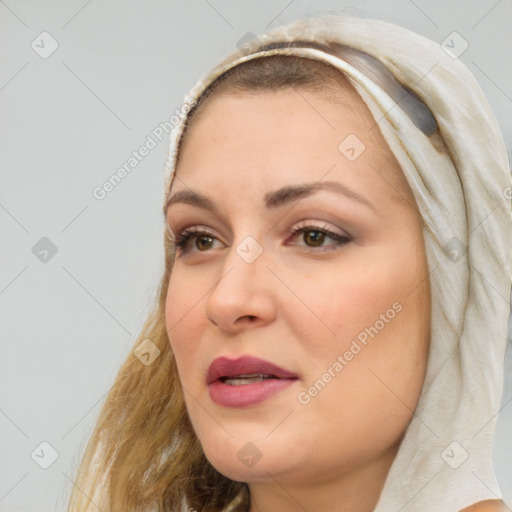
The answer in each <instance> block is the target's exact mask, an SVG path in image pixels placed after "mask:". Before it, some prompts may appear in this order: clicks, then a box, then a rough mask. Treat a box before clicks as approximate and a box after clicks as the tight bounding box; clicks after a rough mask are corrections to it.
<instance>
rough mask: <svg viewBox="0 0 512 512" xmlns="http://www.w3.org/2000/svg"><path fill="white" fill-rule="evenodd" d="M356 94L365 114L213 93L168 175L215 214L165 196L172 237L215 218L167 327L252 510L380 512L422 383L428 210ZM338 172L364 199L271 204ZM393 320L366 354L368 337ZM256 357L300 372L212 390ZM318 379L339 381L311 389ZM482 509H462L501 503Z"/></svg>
mask: <svg viewBox="0 0 512 512" xmlns="http://www.w3.org/2000/svg"><path fill="white" fill-rule="evenodd" d="M347 95H348V98H349V100H350V102H351V104H352V105H358V106H359V108H358V109H357V110H356V109H354V108H347V107H344V106H343V105H340V104H339V103H333V102H332V101H330V100H329V98H326V97H324V96H322V95H319V94H318V93H312V92H308V91H302V92H301V95H298V94H297V93H296V92H295V91H293V90H291V89H289V90H288V89H286V90H282V91H278V92H265V93H258V94H238V95H234V96H227V95H223V94H221V95H219V96H217V97H215V98H213V99H212V100H211V102H210V103H209V104H208V105H207V106H206V108H205V111H204V112H203V114H202V115H201V116H200V117H199V118H198V119H196V120H195V121H194V123H193V124H192V126H191V127H190V131H189V133H188V134H187V137H186V139H185V143H184V145H183V147H182V152H181V156H180V161H179V164H178V168H177V173H176V178H175V180H174V182H173V189H172V191H171V194H175V193H176V192H179V191H184V190H188V191H190V190H193V191H196V192H198V193H200V194H202V195H204V196H207V197H208V198H209V199H210V200H211V201H212V202H213V203H214V205H215V207H216V209H217V211H216V212H213V211H212V210H211V209H209V208H206V207H202V206H201V207H200V206H198V205H197V204H195V205H193V204H188V203H186V202H176V203H174V204H172V205H171V206H170V207H169V209H168V212H167V220H168V224H169V226H170V229H171V230H172V232H173V233H174V235H175V236H179V235H180V233H183V231H184V230H185V229H186V228H190V227H196V228H197V229H198V230H200V231H202V233H199V234H198V233H194V236H193V237H192V238H191V239H189V240H188V242H187V243H186V245H184V246H183V247H182V248H178V251H177V257H176V261H175V264H174V268H173V272H172V274H171V279H170V282H169V289H168V295H167V297H168V299H167V307H166V322H167V325H168V331H169V338H170V342H171V346H172V349H173V352H174V354H175V357H176V362H177V366H178V370H179V372H180V379H181V382H182V385H183V388H184V389H185V391H186V392H185V401H186V405H187V409H188V412H189V416H190V418H191V421H192V424H193V427H194V430H195V431H196V433H197V435H198V438H199V440H200V442H201V444H202V447H203V450H204V452H205V455H206V457H207V458H208V459H209V461H210V462H211V463H212V464H213V465H214V466H215V468H216V469H217V470H218V471H219V472H221V473H223V474H224V475H226V476H227V477H229V478H231V479H233V480H238V481H243V482H247V483H248V485H249V490H250V495H251V506H250V512H269V511H274V510H279V511H280V512H295V511H299V510H300V511H303V510H304V509H306V510H308V511H309V512H325V511H326V510H330V511H336V512H349V511H350V512H371V511H373V510H374V508H375V505H376V503H377V501H378V498H379V495H380V493H381V490H382V487H383V485H384V482H385V479H386V476H387V474H388V471H389V468H390V466H391V464H392V462H393V460H394V458H395V456H396V452H397V450H398V447H399V444H400V442H401V439H402V436H403V434H404V432H405V429H406V428H407V425H408V423H409V422H410V420H411V417H412V414H413V411H414V409H415V407H416V405H417V402H418V399H419V396H420V394H421V389H422V385H423V380H424V376H425V371H426V364H427V354H428V344H429V339H430V290H429V286H428V279H426V277H427V276H428V271H427V263H426V258H425V250H424V242H423V235H422V224H421V219H420V217H419V214H418V212H417V210H416V207H415V202H414V197H413V195H412V192H411V191H410V189H409V188H408V185H407V183H406V182H405V179H404V178H403V176H402V175H401V170H400V168H399V166H398V163H397V162H396V161H395V160H394V157H393V156H392V154H391V152H390V150H389V148H387V145H386V144H385V142H384V140H383V139H382V136H381V135H380V132H378V130H376V129H375V130H371V127H372V126H373V124H374V121H373V117H372V116H371V114H370V113H369V112H368V111H367V109H366V108H365V106H364V105H363V104H362V100H361V99H360V98H359V96H358V95H357V93H355V91H351V90H347ZM304 99H307V100H308V101H304ZM312 105H313V106H314V107H315V108H311V106H312ZM319 113H321V115H319ZM326 119H327V120H328V121H329V122H328V123H327V122H326ZM348 134H356V135H357V137H358V138H359V139H360V140H361V141H364V144H365V146H366V149H365V150H364V151H363V152H362V153H361V154H360V156H359V157H358V158H357V159H355V160H354V161H349V160H348V159H347V158H346V156H345V155H344V154H342V152H340V151H339V150H338V146H339V144H340V143H341V142H342V141H343V140H344V139H345V138H346V137H347V135H348ZM377 171H379V172H377ZM383 176H385V177H386V178H387V179H383ZM326 181H332V182H336V183H338V184H339V185H341V186H343V187H345V188H346V189H350V190H351V195H346V194H340V193H338V192H334V191H331V190H318V191H316V192H314V193H312V194H310V195H308V196H307V197H306V196H303V197H299V198H295V199H294V201H292V202H289V203H286V204H283V205H281V206H279V207H274V208H269V207H265V205H264V197H265V196H266V195H267V194H269V193H270V192H272V191H275V190H277V189H280V188H282V187H286V186H290V185H297V184H299V183H311V182H315V183H320V182H326ZM354 194H357V195H358V196H360V197H363V198H364V200H362V201H361V200H360V201H358V200H356V199H354V197H355V196H354ZM368 204H370V205H371V206H368ZM311 226H314V227H313V228H311ZM304 227H307V228H308V229H309V231H304V232H301V233H297V234H293V233H292V230H293V229H297V228H304ZM322 230H328V231H330V232H332V233H334V234H335V235H337V236H339V237H342V239H343V241H341V242H340V241H337V240H336V239H335V238H332V237H330V236H329V235H326V234H325V233H324V234H323V235H322V233H319V231H320V232H321V231H322ZM205 231H206V233H205ZM311 234H313V235H315V236H313V237H311V236H310V235H311ZM249 236H250V237H252V239H254V240H256V241H257V243H258V245H259V246H260V247H261V248H262V251H263V252H262V253H261V254H260V255H259V256H258V257H257V258H256V259H255V260H254V261H252V262H251V263H247V262H246V261H245V260H243V259H242V257H241V256H240V253H239V252H237V248H238V247H244V248H245V247H247V245H244V244H247V237H249ZM251 243H253V242H251ZM393 305H395V306H393ZM398 310H399V311H398ZM380 315H384V317H385V318H384V319H383V320H381V323H379V324H377V323H376V322H377V321H378V320H379V319H382V318H383V317H382V316H380ZM391 316H392V317H393V318H390V317H391ZM381 324H382V328H380V329H377V331H378V333H377V334H376V335H375V337H374V338H368V340H367V344H366V345H363V344H362V343H359V345H360V348H361V350H359V351H357V352H355V349H354V345H353V341H354V340H357V339H358V338H357V337H358V335H360V334H361V333H362V332H365V329H366V328H368V327H371V326H376V325H378V326H379V327H381ZM351 347H352V354H353V355H352V356H350V352H351ZM354 352H355V354H354ZM245 354H250V355H253V356H256V357H259V358H262V359H265V360H267V361H271V362H273V363H275V364H277V365H279V366H281V367H283V368H285V369H288V370H290V371H292V372H294V373H295V374H297V375H298V379H297V380H296V381H294V382H293V384H292V385H291V386H289V387H288V388H286V389H284V390H283V391H281V392H280V393H278V394H276V395H273V396H272V397H270V398H268V399H267V400H265V401H263V402H261V403H258V404H256V405H252V406H248V407H225V406H221V405H219V404H217V403H215V402H213V401H212V399H211V396H210V394H209V387H208V385H207V384H206V382H205V376H206V373H207V370H208V367H209V365H210V363H211V362H212V361H213V360H214V359H215V358H217V357H219V356H226V357H230V358H236V357H238V356H240V355H245ZM340 355H342V357H344V359H343V360H344V361H345V363H346V364H343V365H341V366H342V370H340V371H337V370H336V369H335V368H334V363H335V362H336V361H338V356H340ZM337 368H339V366H338V367H337ZM329 372H330V378H328V377H324V376H325V374H326V373H329ZM319 379H324V384H325V381H326V380H327V381H328V383H327V384H326V385H325V386H324V387H323V388H322V389H321V390H320V392H318V390H317V392H316V393H315V392H314V391H313V392H311V387H312V384H313V383H314V382H315V381H318V380H319ZM390 390H391V391H390ZM300 397H302V401H301V399H300ZM397 397H398V398H397ZM247 443H251V444H252V445H253V446H256V448H257V450H258V452H259V453H260V454H261V458H260V459H259V460H258V462H257V463H256V464H254V465H253V466H250V467H249V466H247V465H245V464H243V463H242V462H241V459H240V457H238V453H239V451H240V449H241V448H242V447H244V446H245V445H246V444H247ZM479 506H480V505H479ZM481 506H484V507H487V508H469V509H466V512H474V511H477V510H478V511H487V510H500V509H496V508H488V507H489V506H494V505H493V504H489V503H488V502H482V505H481Z"/></svg>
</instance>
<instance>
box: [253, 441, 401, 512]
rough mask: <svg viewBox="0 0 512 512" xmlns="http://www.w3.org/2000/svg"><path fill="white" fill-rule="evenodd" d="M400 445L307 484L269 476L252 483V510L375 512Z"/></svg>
mask: <svg viewBox="0 0 512 512" xmlns="http://www.w3.org/2000/svg"><path fill="white" fill-rule="evenodd" d="M397 451H398V445H397V446H392V447H390V448H389V450H388V451H387V452H384V453H382V454H380V455H379V457H377V458H374V459H372V460H370V461H368V462H367V463H365V464H363V465H361V466H358V467H357V468H354V469H353V470H350V471H345V472H342V473H340V474H336V475H332V474H331V475H323V477H322V478H318V477H316V476H314V475H312V480H311V481H310V482H309V483H307V484H305V483H304V482H301V483H297V482H295V483H294V482H293V481H291V480H288V479H286V478H285V477H284V476H283V477H281V476H278V475H276V476H272V475H269V479H268V480H266V481H264V482H257V483H249V492H250V496H251V504H250V507H249V512H306V511H307V512H373V510H374V509H375V506H376V505H377V502H378V500H379V496H380V493H381V491H382V488H383V487H384V482H385V481H386V477H387V475H388V472H389V469H390V467H391V464H392V463H393V460H394V458H395V456H396V452H397Z"/></svg>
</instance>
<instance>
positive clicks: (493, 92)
mask: <svg viewBox="0 0 512 512" xmlns="http://www.w3.org/2000/svg"><path fill="white" fill-rule="evenodd" d="M356 6H357V7H356ZM324 12H344V13H347V14H362V15H366V16H369V17H375V18H382V19H385V20H389V21H392V22H395V23H398V24H401V25H403V26H406V27H408V28H410V29H412V30H415V31H417V32H419V33H421V34H423V35H425V36H427V37H429V38H431V39H433V40H436V41H439V42H441V41H442V40H443V39H445V37H446V36H447V35H448V34H450V33H451V32H453V31H457V32H459V33H460V34H461V35H462V36H463V37H464V39H466V40H467V42H468V43H469V48H468V50H467V51H466V52H465V53H464V54H463V55H462V56H461V60H462V61H463V62H464V63H466V65H467V66H468V67H469V69H470V70H471V71H472V72H473V73H474V74H475V76H476V78H477V80H478V81H479V82H480V84H481V85H482V87H483V89H484V91H485V92H486V94H487V96H488V98H489V101H490V103H491V106H492V108H493V110H494V112H495V113H496V116H497V118H498V121H499V122H500V125H501V127H502V129H503V132H504V134H505V137H506V140H507V143H508V147H509V153H510V141H511V140H512V137H511V135H512V71H511V66H510V55H511V54H512V31H511V30H510V22H511V20H512V1H511V0H500V1H496V0H491V1H465V2H463V1H452V2H446V1H420V0H414V1H413V0H403V1H402V0H393V1H361V0H359V1H352V2H346V1H337V2H334V1H318V2H311V1H309V2H308V1H304V0H302V1H301V0H294V1H293V0H292V1H290V0H283V1H272V2H271V1H261V0H259V1H257V2H255V1H234V0H233V1H225V0H197V1H194V0H193V1H190V0H187V1H185V0H180V1H166V2H163V1H151V0H145V1H142V0H140V1H127V0H123V1H117V2H116V1H111V0H109V1H106V0H103V1H100V0H89V1H85V0H77V1H75V0H73V1H69V0H67V1H60V2H59V1H41V0H37V1H35V0H34V1H22V0H17V1H16V0H0V102H1V105H0V108H1V123H0V130H1V132H0V169H1V175H0V179H1V183H0V226H1V239H2V240H3V241H4V243H2V244H1V246H0V250H1V256H0V257H1V262H2V264H1V269H0V307H1V311H2V317H1V325H2V327H1V333H2V338H1V354H2V357H1V358H0V457H1V464H0V511H2V512H5V511H12V512H21V511H23V512H28V511H32V512H33V511H53V510H59V511H60V510H64V503H65V501H64V497H65V496H66V491H65V490H66V488H67V487H69V486H70V485H72V483H71V481H70V477H71V475H72V467H73V465H74V464H76V462H77V460H78V453H79V451H80V450H81V449H82V448H83V446H84V443H85V440H86V438H87V436H88V435H89V433H90V432H91V429H92V426H93V424H94V421H95V418H96V416H97V413H98V412H99V408H100V404H101V402H102V400H103V398H104V397H105V395H106V393H107V391H108V389H109V387H110V385H111V384H112V382H113V379H114V376H115V374H116V372H117V369H118V367H119V365H120V364H121V363H122V361H123V360H124V358H125V357H126V356H127V354H128V351H129V349H130V347H131V345H132V343H133V342H134V340H135V337H136V335H137V333H138V331H139V330H140V327H141V326H142V323H143V320H144V318H145V315H146V314H147V312H148V309H149V304H150V302H151V301H152V299H153V295H154V293H155V291H156V285H157V282H158V278H159V276H160V274H161V272H162V269H163V247H162V230H163V226H164V223H163V217H162V215H161V202H162V194H163V176H164V161H165V158H166V153H167V137H165V139H164V140H163V141H162V142H160V143H159V144H158V145H157V146H156V147H155V148H154V149H152V150H151V151H150V153H149V155H148V156H147V157H145V158H144V159H143V160H142V161H141V162H140V163H139V164H138V165H137V167H136V168H134V169H133V170H132V172H131V173H130V174H129V175H128V176H127V177H126V178H125V179H124V180H123V181H122V182H121V183H120V184H119V185H118V186H117V187H116V188H115V189H114V190H113V191H111V192H110V193H109V194H108V195H107V196H106V197H105V199H103V200H98V199H95V198H94V197H93V194H92V191H93V189H94V188H95V187H97V186H101V185H102V183H104V182H105V181H106V180H107V179H108V178H109V177H110V176H111V175H112V174H113V173H114V172H115V171H116V169H118V168H119V167H120V166H121V165H122V164H123V163H125V162H126V161H127V159H128V158H129V157H130V156H131V153H132V151H134V150H137V149H138V148H139V147H140V146H141V145H142V144H144V142H145V141H146V137H147V136H148V135H150V134H151V133H152V132H153V131H154V130H155V128H156V127H158V125H159V124H160V123H161V122H162V121H165V120H166V119H168V118H169V116H170V115H171V113H172V112H173V111H174V110H175V109H176V108H179V106H180V104H181V101H182V98H183V96H184V94H185V93H186V92H187V91H188V89H189V88H190V87H191V86H192V85H193V84H194V83H195V81H196V80H197V79H198V78H199V76H200V75H201V74H203V73H204V72H206V71H207V70H208V69H210V68H211V67H212V66H213V65H214V64H215V63H216V62H218V61H219V60H220V59H221V58H223V57H224V56H226V55H227V54H228V53H230V52H231V51H232V50H233V49H234V48H236V45H237V41H239V40H240V39H241V38H242V37H243V36H244V35H245V34H246V33H247V32H253V33H255V34H258V33H261V32H263V31H265V30H266V29H267V28H270V27H273V26H275V25H277V24H280V23H282V22H286V21H289V20H291V19H294V18H297V17H299V16H302V15H312V14H319V13H324ZM43 31H47V32H48V33H49V34H51V37H52V38H53V39H55V40H56V41H57V43H58V45H59V46H58V49H57V50H56V51H55V52H54V53H53V54H52V55H51V56H50V57H48V58H46V59H43V58H41V57H40V55H39V54H38V53H36V51H34V50H33V48H32V47H31V43H32V42H33V41H34V40H35V42H36V43H38V41H39V43H38V44H39V46H43V45H44V47H45V48H46V49H48V48H49V39H46V40H45V41H46V42H42V43H41V38H40V37H39V35H40V34H41V32H43ZM45 37H46V36H45ZM43 237H47V238H48V239H49V240H51V242H52V243H53V244H54V246H55V247H56V249H57V252H56V254H55V255H53V256H52V255H51V252H50V253H49V254H48V256H47V261H46V262H43V261H40V259H39V257H36V254H34V253H33V250H32V248H33V247H34V245H35V244H36V243H38V241H39V240H40V239H41V238H43ZM6 241H7V242H6ZM39 243H40V244H43V246H44V244H48V242H47V241H46V242H45V241H43V242H39ZM37 247H39V246H37ZM36 252H37V251H36ZM509 356H510V353H509ZM506 371H507V381H506V387H505V391H504V396H503V402H502V404H503V408H502V411H501V413H500V415H499V421H498V428H497V437H496V444H495V464H496V469H497V472H498V477H499V481H500V483H501V484H502V488H503V492H504V494H505V498H506V499H507V500H508V501H509V502H510V503H512V476H511V475H512V471H511V470H512V439H511V435H510V434H511V433H512V406H511V405H510V404H509V400H512V364H511V361H510V357H508V359H507V370H506ZM43 441H46V442H48V443H50V445H51V446H52V447H53V448H54V449H55V450H56V452H57V453H58V458H57V459H56V460H55V462H54V463H53V464H52V465H51V466H50V467H48V469H43V468H41V467H40V465H38V464H37V463H36V462H35V460H33V458H31V453H32V452H33V451H34V450H36V454H37V453H39V455H40V457H39V459H37V456H35V459H36V460H38V461H39V463H40V464H44V463H45V462H46V463H49V462H51V459H50V457H51V451H50V449H49V448H47V447H45V445H43V447H41V446H40V443H41V442H43ZM41 450H43V451H41ZM42 454H44V455H42Z"/></svg>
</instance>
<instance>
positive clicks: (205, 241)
mask: <svg viewBox="0 0 512 512" xmlns="http://www.w3.org/2000/svg"><path fill="white" fill-rule="evenodd" d="M214 240H216V237H215V235H213V234H212V233H210V232H209V231H207V230H205V229H202V228H200V227H196V226H194V227H192V228H187V229H185V230H183V231H182V232H181V233H180V234H179V235H178V236H177V237H176V239H175V244H176V247H178V248H179V252H180V253H182V254H183V253H189V252H190V248H189V245H190V243H191V242H192V241H195V247H196V248H197V249H198V251H199V252H203V251H205V250H208V249H211V248H212V244H213V241H214Z"/></svg>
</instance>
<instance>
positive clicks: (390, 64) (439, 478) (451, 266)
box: [165, 16, 512, 512]
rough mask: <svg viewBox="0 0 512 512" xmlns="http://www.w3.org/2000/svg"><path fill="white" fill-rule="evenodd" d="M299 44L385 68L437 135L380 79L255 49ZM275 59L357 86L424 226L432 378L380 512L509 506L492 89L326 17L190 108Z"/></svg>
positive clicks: (434, 52)
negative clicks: (341, 49)
mask: <svg viewBox="0 0 512 512" xmlns="http://www.w3.org/2000/svg"><path fill="white" fill-rule="evenodd" d="M297 40H298V41H310V42H315V43H320V44H324V45H326V44H327V45H328V44H329V43H333V42H334V43H339V44H341V45H346V46H348V47H352V48H355V49H357V50H360V51H363V52H365V53H367V54H369V55H371V56H373V57H375V58H377V59H378V60H379V61H380V62H381V63H382V64H384V65H385V66H386V67H387V69H388V70H389V71H390V72H391V73H392V74H393V75H394V77H395V78H396V79H397V80H398V81H399V82H400V83H401V84H403V85H405V86H407V87H408V88H409V89H411V90H412V91H414V92H415V93H416V95H417V96H418V97H419V98H420V99H421V100H422V101H423V102H424V103H425V105H427V106H428V107H429V109H430V111H431V112H432V114H433V116H434V118H435V121H436V123H437V127H438V131H437V130H436V131H435V133H433V134H432V133H430V132H432V126H430V127H427V129H425V127H424V126H420V127H417V126H416V125H415V123H414V122H413V121H412V120H411V117H409V115H408V114H407V111H408V105H407V102H405V101H404V102H400V100H399V99H398V100H397V99H396V98H395V99H391V97H390V96H389V95H388V93H389V90H388V93H386V92H385V91H384V90H383V89H382V88H381V87H380V86H379V85H377V84H376V83H375V82H374V81H372V80H371V79H370V77H369V76H368V75H369V74H371V73H366V74H365V73H364V72H362V71H358V70H357V69H356V67H357V66H355V67H352V66H351V65H350V64H348V62H347V61H345V60H342V59H341V58H338V57H335V56H333V55H331V54H329V53H327V52H324V51H322V50H319V49H311V48H277V49H271V50H266V51H259V50H258V47H260V46H262V45H266V44H269V43H274V42H278V43H279V42H286V41H297ZM275 54H281V55H297V56H302V57H305V58H309V59H315V60H318V61H322V62H325V63H328V64H330V65H332V66H334V67H336V68H338V69H340V70H342V71H343V72H344V73H345V74H346V75H347V76H348V77H349V79H350V80H351V82H352V83H353V84H354V86H355V87H356V89H357V91H358V92H359V94H360V95H361V96H362V98H363V100H364V101H365V102H366V104H367V105H368V107H369V108H370V111H371V112H372V113H373V115H374V117H375V120H376V122H378V126H379V128H380V130H381V132H382V134H383V135H384V137H385V139H386V141H387V142H388V144H389V146H390V148H391V150H392V151H393V153H394V154H395V156H396V158H397V160H398V162H399V163H400V165H401V167H402V170H403V172H404V174H405V176H406V178H407V180H408V182H409V184H410V186H411V188H412V190H413V192H414V196H415V198H416V201H417V203H418V207H419V209H420V212H421V214H422V216H423V219H424V222H425V228H424V236H425V244H426V251H427V258H428V266H429V271H430V274H429V277H430V282H431V292H432V329H431V332H432V336H431V348H430V354H429V360H428V367H427V374H426V378H425V383H424V387H423V392H422V395H421V397H420V401H419V404H418V407H417V409H416V412H415V414H414V416H413V418H412V421H411V422H410V424H409V426H408V428H407V431H406V434H405V437H404V439H403V441H402V443H401V445H400V448H399V451H398V454H397V456H396V458H395V460H394V462H393V464H392V467H391V469H390V472H389V474H388V477H387V479H386V482H385V485H384V488H383V491H382V493H381V496H380V499H379V502H378V504H377V507H376V509H375V512H398V511H401V512H412V511H417V512H455V511H457V510H460V509H462V508H465V507H468V506H470V505H472V504H474V503H476V502H479V501H482V500H487V499H496V498H501V497H502V494H501V490H500V488H499V485H498V483H497V480H496V476H495V473H494V468H493V464H492V446H493V436H494V430H495V424H496V416H497V413H498V410H499V406H500V400H501V394H502V388H503V365H504V355H505V348H506V341H507V327H508V316H509V311H510V307H509V297H510V289H511V254H512V229H511V228H512V221H511V209H510V185H511V178H510V168H509V163H508V157H507V151H506V148H505V145H504V142H503V138H502V135H501V133H500V130H499V128H498V125H497V122H496V120H495V118H494V115H493V113H492V111H491V109H490V106H489V104H488V102H487V100H486V98H485V96H484V94H483V92H482V90H481V89H480V87H479V85H478V83H477V81H476V80H475V78H474V77H473V75H472V74H471V73H470V72H469V71H468V70H467V68H466V67H465V66H464V65H463V64H462V63H461V62H460V61H459V60H457V59H456V58H454V56H453V55H449V54H448V53H447V52H446V51H445V50H444V49H443V48H442V47H441V45H439V44H438V43H435V42H433V41H430V40H428V39H426V38H424V37H422V36H419V35H418V34H416V33H414V32H411V31H409V30H406V29H404V28H402V27H399V26H396V25H392V24H390V23H387V22H384V21H379V20H371V19H359V18H351V17H345V16H324V17H320V18H316V19H307V20H299V21H295V22H292V23H289V24H288V25H285V26H282V27H278V28H277V29H274V30H272V31H270V32H268V33H266V34H264V35H261V36H258V39H257V40H254V41H253V42H251V43H249V44H248V45H247V46H246V47H244V48H243V49H242V50H239V51H236V52H234V53H233V54H232V55H230V56H229V57H228V58H227V59H225V60H224V61H223V62H221V63H220V64H219V65H218V66H216V67H215V68H214V69H213V70H211V71H210V72H209V73H208V74H206V75H205V76H203V77H202V79H201V80H200V81H199V82H198V83H197V85H196V86H195V87H194V88H193V89H192V90H191V92H190V93H189V94H188V95H187V96H186V98H185V104H186V105H193V104H195V102H196V101H197V98H198V97H199V96H200V95H201V93H202V92H203V91H204V89H205V88H206V87H207V86H208V85H209V84H211V83H212V81H213V80H215V79H216V78H217V77H218V76H219V75H221V74H222V73H223V72H224V71H226V70H227V69H229V68H231V67H234V66H236V65H237V64H240V63H241V62H244V61H246V60H250V59H254V58H257V57H258V56H263V55H275ZM348 60H350V59H348ZM380 85H382V84H380ZM389 94H391V93H389ZM391 96H393V94H391ZM416 124H418V123H416ZM427 124H428V123H427ZM435 128H436V127H435V123H434V130H435ZM183 129H184V122H181V124H180V125H178V126H177V127H176V129H175V130H174V131H173V132H172V134H171V143H170V150H169V157H168V161H167V164H166V167H167V170H168V172H167V175H166V178H165V197H167V193H168V191H169V189H170V186H171V183H172V179H173V176H174V170H175V165H176V157H177V150H178V142H179V140H180V138H181V135H182V133H183ZM422 129H423V130H424V131H425V132H426V133H424V131H422ZM429 133H430V136H429ZM439 136H440V137H441V138H442V140H443V141H444V145H445V147H446V150H443V148H442V143H441V144H440V142H439V141H440V139H439ZM436 141H437V142H436Z"/></svg>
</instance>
